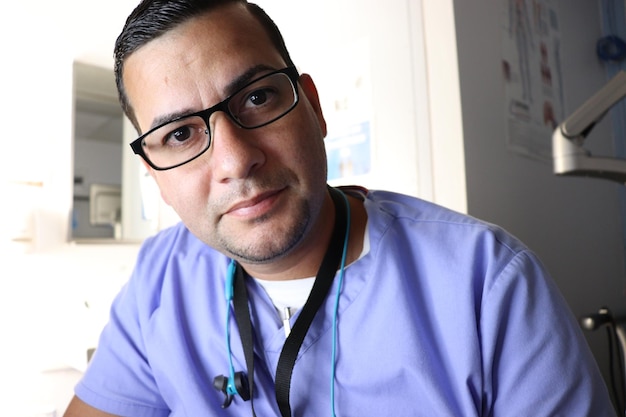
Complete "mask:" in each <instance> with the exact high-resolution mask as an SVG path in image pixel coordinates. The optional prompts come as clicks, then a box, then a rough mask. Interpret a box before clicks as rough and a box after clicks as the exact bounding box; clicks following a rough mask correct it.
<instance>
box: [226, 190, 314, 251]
mask: <svg viewBox="0 0 626 417" xmlns="http://www.w3.org/2000/svg"><path fill="white" fill-rule="evenodd" d="M269 217H270V215H268V216H263V217H260V218H258V219H256V220H255V221H254V223H255V224H259V225H262V224H263V223H265V222H268V221H270V220H271V219H270V218H269ZM310 224H311V207H310V204H309V203H308V202H307V201H306V200H301V202H300V203H299V205H298V206H297V207H296V213H295V216H294V221H293V222H292V223H291V224H290V225H286V224H285V223H282V225H283V226H286V228H282V227H281V228H279V229H275V230H273V231H272V232H271V233H270V234H268V235H267V236H257V237H256V238H255V240H254V241H252V242H246V241H245V237H244V238H243V239H236V238H233V237H232V235H229V234H227V233H219V235H218V244H219V246H221V248H222V249H223V251H224V252H226V253H228V254H230V256H231V257H233V258H234V259H237V260H239V261H241V262H245V263H249V264H267V263H270V262H272V261H276V260H278V259H281V258H283V257H285V256H287V255H288V254H289V253H290V252H291V251H292V250H293V249H294V248H295V247H297V246H298V244H299V243H300V242H301V241H302V239H303V238H304V236H305V235H306V233H307V232H308V229H309V228H310Z"/></svg>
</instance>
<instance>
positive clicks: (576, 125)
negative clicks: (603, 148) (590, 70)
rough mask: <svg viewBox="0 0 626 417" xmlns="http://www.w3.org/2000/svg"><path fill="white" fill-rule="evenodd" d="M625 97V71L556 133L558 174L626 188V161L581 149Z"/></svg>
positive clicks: (555, 171) (553, 136)
mask: <svg viewBox="0 0 626 417" xmlns="http://www.w3.org/2000/svg"><path fill="white" fill-rule="evenodd" d="M625 96H626V71H620V72H619V73H618V74H617V75H616V76H615V77H613V78H612V79H611V81H609V82H608V83H607V84H606V85H605V86H604V87H603V88H602V89H601V90H600V91H598V92H597V93H596V94H595V95H593V96H592V97H591V98H590V99H589V100H587V101H586V102H585V103H584V104H583V105H582V106H580V107H579V108H578V109H577V110H576V111H575V112H574V113H572V115H571V116H570V117H568V118H567V119H566V120H565V121H564V122H563V123H561V124H560V125H559V126H558V127H557V128H556V129H555V130H554V133H553V134H552V154H553V164H554V173H555V174H557V175H571V176H586V177H596V178H605V179H609V180H613V181H618V182H620V183H622V184H626V160H623V159H618V158H605V157H596V156H592V155H591V154H590V152H589V151H587V150H586V149H584V148H583V146H582V145H583V142H584V140H585V138H586V136H587V135H588V134H589V132H590V131H591V130H592V129H593V127H594V126H595V124H596V123H597V122H599V121H600V120H601V119H602V118H603V117H604V115H605V114H606V113H607V111H608V110H609V109H610V108H611V107H613V106H614V105H615V104H616V103H617V102H618V101H620V100H621V99H622V98H624V97H625ZM625 139H626V138H625Z"/></svg>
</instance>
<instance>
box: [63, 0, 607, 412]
mask: <svg viewBox="0 0 626 417" xmlns="http://www.w3.org/2000/svg"><path fill="white" fill-rule="evenodd" d="M116 75H117V79H118V88H119V91H120V95H121V101H122V103H123V107H124V110H125V111H126V113H127V115H128V116H129V118H130V119H131V120H132V121H133V123H134V125H135V127H136V128H137V130H138V131H139V132H140V134H141V136H140V137H139V139H137V140H136V141H134V142H133V143H132V145H131V146H132V148H133V150H134V151H135V152H136V153H138V154H139V155H140V156H141V157H142V158H143V160H144V162H145V164H146V166H147V167H148V169H149V171H150V173H151V174H152V176H153V177H154V179H155V180H156V182H157V184H158V186H159V188H160V190H161V193H162V196H163V198H164V200H165V201H166V202H167V203H168V204H170V205H171V206H172V207H173V208H174V209H175V210H176V212H177V213H178V215H179V216H180V218H181V219H182V224H180V225H177V226H175V227H173V228H171V229H168V230H166V231H163V232H161V233H159V234H158V235H157V236H155V237H154V238H151V239H149V240H147V241H146V243H145V244H144V246H143V248H142V250H141V253H140V256H139V262H138V264H137V266H136V268H135V271H134V273H133V276H132V277H131V279H130V280H129V282H128V284H127V285H126V286H125V288H124V289H123V290H122V292H121V293H120V294H119V296H118V297H117V298H116V300H115V302H114V305H113V307H112V312H111V319H110V322H109V324H108V325H107V326H106V328H105V329H104V331H103V333H102V338H101V341H100V345H99V346H98V349H97V350H96V353H95V355H94V357H93V359H92V362H91V364H90V367H89V369H88V371H87V372H86V374H85V376H84V378H83V380H82V381H81V382H80V383H79V384H78V386H77V387H76V397H75V398H74V400H73V401H72V403H71V404H70V406H69V408H68V410H67V412H66V416H67V417H75V416H80V417H88V416H96V417H97V416H110V415H118V416H189V417H197V416H211V415H215V416H218V415H220V416H221V415H231V416H241V415H258V416H290V415H293V416H315V417H319V416H324V415H337V416H387V415H395V416H534V417H536V416H555V415H564V416H610V415H614V414H613V411H612V409H611V404H610V400H609V398H608V394H607V390H606V387H605V386H604V384H603V382H602V379H601V377H600V375H599V373H598V370H597V368H596V365H595V363H594V361H593V359H592V357H591V355H590V352H589V350H588V349H587V347H586V344H585V341H584V339H583V336H582V333H581V331H580V330H579V328H578V326H577V324H576V321H575V320H574V319H573V318H572V317H571V314H570V313H569V312H568V310H567V307H566V304H565V302H564V301H563V299H562V298H561V296H560V295H559V294H558V291H557V289H556V287H555V285H554V283H553V282H552V281H551V280H550V278H549V277H547V275H546V273H545V271H544V269H543V267H542V266H541V264H540V262H539V261H538V260H537V259H536V257H535V256H534V255H533V254H532V253H531V252H529V251H528V249H527V248H525V247H524V246H523V245H522V244H521V243H520V242H518V241H517V240H515V239H514V238H513V237H511V236H509V235H508V234H506V233H505V232H504V231H502V230H501V229H499V228H497V227H495V226H492V225H489V224H485V223H482V222H480V221H477V220H475V219H472V218H469V217H467V216H463V215H460V214H457V213H453V212H451V211H449V210H446V209H443V208H441V207H437V206H435V205H432V204H430V203H427V202H424V201H420V200H417V199H414V198H411V197H407V196H402V195H397V194H393V193H387V192H382V191H367V190H364V189H361V188H356V187H352V188H344V189H342V191H338V190H335V189H332V188H328V187H327V185H326V159H325V151H324V142H323V139H324V136H325V134H326V126H325V122H324V117H323V115H322V110H321V109H320V104H319V99H318V95H317V91H316V88H315V85H314V84H313V81H312V79H311V77H310V76H308V75H306V74H298V73H297V71H296V70H295V68H294V65H293V63H292V62H291V59H290V58H289V54H288V52H287V50H286V48H285V46H284V42H283V40H282V37H281V36H280V34H279V32H278V29H277V28H275V26H274V25H273V23H272V22H271V20H269V18H268V17H267V16H266V15H265V14H264V13H263V12H262V10H260V9H259V8H258V7H256V6H254V5H252V4H248V3H246V2H245V1H239V0H232V1H227V0H222V1H215V0H213V1H211V0H204V1H201V0H188V1H184V0H181V1H175V2H173V1H149V0H148V1H144V2H143V3H142V4H140V5H139V6H138V8H137V9H136V10H135V12H133V14H132V15H131V16H130V17H129V20H128V21H127V24H126V26H125V28H124V30H123V32H122V34H121V35H120V37H119V38H118V42H117V44H116ZM204 109H207V110H204ZM335 275H336V276H335Z"/></svg>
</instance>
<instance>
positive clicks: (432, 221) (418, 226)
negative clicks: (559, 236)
mask: <svg viewBox="0 0 626 417" xmlns="http://www.w3.org/2000/svg"><path fill="white" fill-rule="evenodd" d="M365 207H366V209H367V213H368V219H369V221H370V224H371V226H373V227H377V228H378V229H380V230H381V232H382V231H384V230H388V231H390V230H394V229H406V230H412V231H415V232H416V233H417V232H419V233H418V234H416V235H414V236H413V237H414V238H415V239H417V241H422V240H424V239H426V240H427V241H428V242H429V243H431V244H432V243H435V242H439V244H440V245H443V244H449V245H452V247H453V248H457V249H458V248H459V247H460V246H462V245H471V244H473V245H476V244H478V243H479V242H481V241H482V242H486V241H493V242H494V243H497V244H498V245H501V246H503V247H505V248H507V249H508V250H510V251H511V252H512V253H518V252H522V251H526V250H528V248H527V247H526V246H525V245H524V244H523V243H522V242H521V241H520V240H519V239H517V238H516V237H515V236H513V235H512V234H511V233H509V232H508V231H506V230H505V229H503V228H502V227H500V226H498V225H495V224H493V223H489V222H486V221H483V220H480V219H477V218H475V217H472V216H470V215H467V214H463V213H459V212H456V211H454V210H451V209H448V208H446V207H443V206H440V205H437V204H435V203H432V202H429V201H426V200H422V199H420V198H417V197H412V196H409V195H404V194H399V193H394V192H389V191H378V190H374V191H369V192H368V193H367V197H366V199H365Z"/></svg>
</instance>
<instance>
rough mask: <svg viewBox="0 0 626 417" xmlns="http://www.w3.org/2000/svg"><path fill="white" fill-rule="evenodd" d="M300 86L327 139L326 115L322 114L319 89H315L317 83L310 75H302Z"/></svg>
mask: <svg viewBox="0 0 626 417" xmlns="http://www.w3.org/2000/svg"><path fill="white" fill-rule="evenodd" d="M300 86H301V87H302V91H303V92H304V95H305V96H306V98H307V100H308V101H309V103H311V107H312V108H313V111H314V112H315V115H316V116H317V119H318V121H319V124H320V128H321V129H322V132H323V133H324V137H326V133H327V129H326V119H324V114H323V113H322V106H321V105H320V98H319V95H318V94H317V87H315V83H314V82H313V79H312V78H311V76H310V75H309V74H302V75H300Z"/></svg>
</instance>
